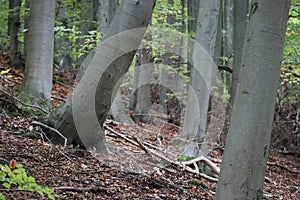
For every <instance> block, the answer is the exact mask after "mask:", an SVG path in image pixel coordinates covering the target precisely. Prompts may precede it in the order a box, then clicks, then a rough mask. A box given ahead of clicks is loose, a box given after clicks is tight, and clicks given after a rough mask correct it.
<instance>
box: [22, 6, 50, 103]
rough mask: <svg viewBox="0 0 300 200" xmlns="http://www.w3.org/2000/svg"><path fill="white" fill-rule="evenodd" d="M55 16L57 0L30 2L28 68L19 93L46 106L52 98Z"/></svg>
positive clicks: (24, 98) (23, 97) (30, 100)
mask: <svg viewBox="0 0 300 200" xmlns="http://www.w3.org/2000/svg"><path fill="white" fill-rule="evenodd" d="M54 18H55V0H48V1H44V0H32V1H31V2H30V16H29V21H28V25H29V29H28V33H27V41H26V43H27V45H26V48H27V49H26V68H25V75H24V81H23V88H22V92H21V93H20V94H19V97H20V98H21V99H23V100H25V101H29V102H34V103H37V104H40V105H41V106H45V107H49V106H50V101H51V90H52V69H53V46H54ZM32 98H33V100H32ZM46 105H47V106H46Z"/></svg>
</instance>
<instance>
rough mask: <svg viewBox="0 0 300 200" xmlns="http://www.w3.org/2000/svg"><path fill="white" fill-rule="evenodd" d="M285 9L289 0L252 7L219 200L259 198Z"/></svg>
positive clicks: (259, 1)
mask: <svg viewBox="0 0 300 200" xmlns="http://www.w3.org/2000/svg"><path fill="white" fill-rule="evenodd" d="M289 6H290V0H257V1H253V2H252V3H251V5H250V13H249V14H250V15H249V22H248V25H247V31H246V37H245V44H244V51H243V57H242V64H241V71H240V78H239V82H238V88H237V95H236V100H235V102H234V106H233V111H232V116H231V126H230V129H229V134H228V136H227V143H226V146H225V153H224V156H223V162H222V168H221V173H220V178H219V182H218V187H217V192H216V198H215V199H217V200H218V199H220V200H233V199H237V200H240V199H245V200H248V199H249V200H250V199H251V200H252V199H262V197H263V186H264V180H265V169H266V161H267V158H268V150H269V145H270V136H271V129H272V121H273V116H274V110H275V102H276V90H277V87H278V83H279V76H280V67H281V59H282V53H283V47H284V41H285V31H286V26H287V19H288V12H289Z"/></svg>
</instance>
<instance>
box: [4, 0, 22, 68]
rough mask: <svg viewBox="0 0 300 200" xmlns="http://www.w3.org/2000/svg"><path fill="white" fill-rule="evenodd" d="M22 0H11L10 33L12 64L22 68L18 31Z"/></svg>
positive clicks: (9, 14)
mask: <svg viewBox="0 0 300 200" xmlns="http://www.w3.org/2000/svg"><path fill="white" fill-rule="evenodd" d="M20 8H21V0H9V13H8V34H9V36H10V61H9V62H10V64H11V65H13V66H15V67H18V68H22V67H23V66H22V63H21V59H20V53H19V40H18V33H19V27H20V24H21V23H20Z"/></svg>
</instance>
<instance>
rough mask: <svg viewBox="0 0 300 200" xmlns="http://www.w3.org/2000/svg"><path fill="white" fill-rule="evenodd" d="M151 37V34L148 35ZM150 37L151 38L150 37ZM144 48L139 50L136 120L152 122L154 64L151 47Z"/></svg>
mask: <svg viewBox="0 0 300 200" xmlns="http://www.w3.org/2000/svg"><path fill="white" fill-rule="evenodd" d="M148 37H149V36H148ZM148 39H149V38H148ZM143 47H144V48H143V49H140V50H139V57H138V58H137V59H138V60H139V63H140V65H139V66H138V67H140V69H139V77H138V79H139V81H138V88H137V90H136V95H137V96H136V107H135V109H134V121H135V122H143V123H150V122H151V116H149V110H150V106H151V93H150V92H151V87H150V83H151V82H153V81H152V80H153V77H152V75H153V71H154V68H153V64H152V63H151V48H147V46H145V45H143Z"/></svg>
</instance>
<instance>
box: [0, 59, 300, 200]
mask: <svg viewBox="0 0 300 200" xmlns="http://www.w3.org/2000/svg"><path fill="white" fill-rule="evenodd" d="M7 60H8V57H7V55H1V56H0V71H1V72H2V73H1V75H0V83H1V85H0V89H1V91H0V109H1V113H0V128H1V130H0V164H1V165H8V164H9V162H10V161H11V160H15V161H16V162H17V163H21V164H22V165H23V166H24V168H25V169H26V170H27V173H28V175H30V176H33V177H34V178H35V179H36V181H37V183H38V184H40V185H42V186H48V187H50V188H53V189H54V193H55V194H57V195H58V196H59V197H58V198H57V199H213V197H214V193H215V189H216V185H217V183H216V181H214V180H208V179H206V178H203V177H202V176H201V175H199V174H196V173H191V172H188V171H187V170H184V169H183V168H182V167H180V165H176V164H174V163H173V164H172V162H169V161H166V160H164V158H162V157H160V156H157V155H155V154H153V153H152V150H155V152H159V153H160V155H163V156H164V157H168V158H169V159H170V160H172V161H173V162H175V163H177V162H176V158H178V157H180V151H177V149H174V148H172V147H171V146H170V143H171V141H172V140H173V139H174V138H175V137H176V133H177V132H178V131H179V130H180V127H178V126H177V125H174V124H172V123H169V122H168V120H160V119H161V118H167V117H168V116H162V117H161V118H160V119H157V122H156V123H155V125H153V124H152V125H146V124H142V123H137V124H133V125H126V124H122V123H117V122H115V121H113V120H108V121H107V123H106V127H107V128H106V131H105V133H106V140H107V147H108V149H109V152H110V156H105V157H104V156H101V157H99V156H98V155H97V154H95V153H94V152H93V151H87V150H81V149H79V148H76V147H72V146H67V147H65V148H64V147H62V146H59V145H54V144H52V143H51V142H49V141H48V140H47V139H46V138H45V136H44V133H43V131H42V129H41V128H39V127H38V126H34V125H32V124H31V123H32V122H33V121H36V120H38V118H37V117H36V116H32V115H30V114H26V113H24V112H23V111H22V109H21V103H20V102H17V101H16V100H15V99H14V97H15V95H16V94H17V92H18V90H19V88H20V87H21V84H22V79H23V72H22V70H17V69H13V68H10V66H8V64H7ZM73 76H74V74H73V72H71V73H70V72H65V73H58V72H57V73H56V74H55V81H54V82H53V93H52V95H53V98H52V104H53V107H56V106H58V105H59V104H60V103H61V102H63V101H64V100H65V99H66V97H67V96H68V95H69V94H70V93H71V91H72V87H73V81H70V80H72V78H71V77H73ZM215 106H217V107H216V108H219V109H217V110H218V112H217V114H216V113H215V115H214V114H212V117H211V119H210V120H211V123H210V124H212V126H211V127H210V128H209V130H210V132H209V133H208V135H209V137H208V141H209V143H210V151H211V153H210V159H211V161H213V163H214V164H215V165H216V166H218V167H220V166H221V159H222V153H223V149H224V144H222V142H220V141H219V138H220V136H219V134H220V132H221V131H222V127H219V126H217V125H216V124H219V121H218V120H219V119H220V116H218V115H222V113H223V114H224V110H223V111H222V112H220V111H219V110H220V109H222V105H219V103H218V102H216V104H215ZM299 113H300V108H299V107H297V105H294V104H286V105H283V106H281V107H279V106H277V107H276V114H275V117H274V123H273V131H272V139H271V148H270V152H269V159H268V164H267V171H266V175H265V188H264V199H286V200H297V199H300V178H299V177H300V172H299V166H300V165H299V163H300V154H299V152H300V138H299V137H300V121H299V118H300V114H299ZM129 114H130V113H129ZM32 133H34V134H32ZM140 143H141V144H140ZM143 147H147V148H146V150H145V149H143ZM149 149H150V150H149ZM147 151H149V152H147ZM0 192H1V193H3V194H4V195H5V196H6V198H7V199H47V197H41V196H40V195H39V194H38V193H35V192H30V191H20V190H18V189H17V188H11V189H6V188H5V187H3V186H2V185H0Z"/></svg>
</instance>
